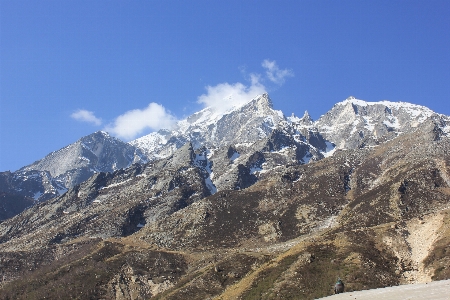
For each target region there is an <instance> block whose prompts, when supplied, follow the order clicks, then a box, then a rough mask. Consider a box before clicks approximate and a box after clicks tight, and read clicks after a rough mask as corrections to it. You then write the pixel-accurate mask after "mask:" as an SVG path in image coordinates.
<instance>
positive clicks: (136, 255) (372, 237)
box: [0, 97, 450, 299]
mask: <svg viewBox="0 0 450 300" xmlns="http://www.w3.org/2000/svg"><path fill="white" fill-rule="evenodd" d="M266 99H268V98H267V97H266V98H264V97H263V98H257V99H256V101H255V102H253V104H250V106H248V107H255V106H254V104H255V103H259V104H261V103H268V102H267V101H266ZM261 101H262V102H261ZM250 103H251V102H250ZM259 104H258V105H259ZM396 105H397V104H392V103H384V104H380V103H377V104H370V103H367V102H364V103H362V102H361V101H360V100H356V99H347V100H346V101H344V102H342V103H338V104H337V105H335V107H334V108H333V109H332V110H331V112H330V113H327V114H326V115H324V116H322V117H321V118H320V119H319V120H318V121H315V122H314V121H312V120H310V118H309V117H308V115H307V114H305V116H304V117H303V118H301V119H300V118H296V117H290V118H284V119H280V122H279V124H278V125H277V126H274V128H272V129H271V130H270V131H268V132H267V133H266V134H265V135H264V136H261V137H260V138H258V139H256V140H255V141H254V142H253V143H250V142H247V143H246V144H244V145H240V144H236V143H231V144H227V145H216V144H213V143H212V144H208V143H205V144H204V145H203V144H198V143H197V142H198V141H195V140H194V141H188V142H187V143H185V144H184V145H182V146H180V147H178V146H176V145H175V144H174V145H175V146H174V145H172V146H170V147H169V148H171V149H172V150H171V151H169V152H167V153H166V154H165V155H161V153H162V152H160V150H161V149H162V148H161V147H160V146H161V145H160V146H157V147H154V148H151V147H148V148H147V150H145V149H144V150H145V151H144V150H141V151H142V152H143V153H144V152H145V153H146V155H149V153H152V152H151V151H156V152H153V153H157V154H158V155H159V156H160V157H159V158H156V156H155V158H154V159H151V160H150V161H149V162H146V163H140V164H133V165H131V166H129V167H128V168H125V169H120V170H115V171H112V172H109V173H106V172H98V173H95V174H94V175H93V176H91V177H90V178H89V179H88V180H86V181H84V182H82V183H80V184H77V185H75V186H73V187H72V188H69V189H68V191H67V192H66V193H64V194H63V195H61V196H59V197H55V198H52V199H49V200H47V201H44V202H40V203H38V204H36V205H34V206H32V207H30V208H28V209H27V210H25V211H23V212H22V213H20V214H19V215H17V216H15V217H13V218H10V219H7V220H5V221H3V222H2V223H0V257H1V261H0V263H1V265H2V268H1V272H2V273H1V274H0V275H2V278H3V281H2V282H1V288H0V299H30V298H31V299H42V298H44V297H46V298H51V299H68V298H80V299H91V298H95V299H148V298H152V299H314V298H319V297H324V296H327V295H330V294H331V293H332V286H333V283H334V282H335V280H336V278H337V277H340V278H342V279H343V280H344V282H345V283H346V289H347V291H353V290H363V289H371V288H378V287H386V286H393V285H399V284H408V283H418V282H428V281H431V280H440V279H449V278H450V269H449V268H448V266H449V261H450V251H448V249H449V247H450V214H449V212H450V201H449V200H450V171H449V170H450V169H449V165H450V156H449V153H450V152H449V150H450V140H449V138H448V136H447V134H448V132H449V131H448V118H447V117H445V116H442V115H439V114H436V113H433V112H431V111H429V110H427V109H425V108H423V107H416V106H414V107H413V108H414V109H413V110H411V107H410V106H409V105H401V106H402V107H398V108H397V109H395V107H394V106H396ZM397 106H398V105H397ZM260 107H262V106H260ZM382 107H384V108H382ZM240 109H241V108H239V109H237V110H234V111H233V114H234V112H236V111H240ZM236 115H238V114H234V115H233V116H236ZM233 116H228V117H229V118H231V117H233ZM386 118H387V119H389V120H390V122H391V123H389V124H386ZM394 118H395V119H396V120H397V121H395V120H394ZM408 118H410V119H408ZM332 120H335V121H332ZM365 120H366V121H367V122H366V121H365ZM408 120H409V121H408ZM413 121H414V122H417V123H413ZM330 122H334V123H333V124H334V125H333V126H331V125H330V124H332V123H330ZM394 123H395V128H394V127H392V126H391V125H392V124H394ZM213 124H215V123H213ZM411 124H412V125H411ZM350 125H351V126H353V127H351V126H350ZM358 126H360V127H358ZM390 126H391V127H390ZM336 128H340V130H338V129H336ZM352 128H353V129H352ZM354 128H356V129H354ZM386 128H394V129H395V130H394V129H392V130H389V129H386ZM346 131H349V133H352V134H353V133H355V135H354V136H353V139H352V140H351V141H346V140H342V139H343V136H344V135H339V134H338V133H340V132H346ZM353 131H354V132H353ZM358 131H359V132H362V133H359V132H358ZM333 132H334V133H335V134H331V133H333ZM205 136H206V137H207V136H208V134H207V133H205ZM206 139H207V138H205V140H206ZM171 140H172V141H174V140H175V139H172V138H169V139H168V140H167V141H166V142H165V143H166V144H167V143H171V142H170V141H171ZM234 142H236V141H234ZM166 144H164V145H166ZM134 147H137V146H136V145H135V146H134ZM152 147H153V146H152ZM139 149H141V148H139ZM151 149H153V150H151Z"/></svg>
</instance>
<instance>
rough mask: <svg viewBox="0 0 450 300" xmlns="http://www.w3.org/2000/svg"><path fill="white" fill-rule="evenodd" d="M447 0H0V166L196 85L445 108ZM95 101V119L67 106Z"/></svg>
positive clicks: (173, 101) (308, 101)
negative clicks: (273, 78)
mask: <svg viewBox="0 0 450 300" xmlns="http://www.w3.org/2000/svg"><path fill="white" fill-rule="evenodd" d="M449 16H450V1H436V0H434V1H433V0H428V1H425V0H424V1H414V0H408V1H393V0H389V1H381V0H377V1H369V0H368V1H360V0H358V1H345V0H344V1H331V0H330V1H301V0H295V1H250V0H245V1H242V0H240V1H230V0H228V1H197V0H193V1H170V0H169V1H168V0H164V1H162V0H161V1H79V0H77V1H71V0H67V1H60V0H56V1H47V0H42V1H35V0H33V1H21V0H13V1H8V0H0V171H6V170H11V171H14V170H16V169H18V168H20V167H22V166H25V165H28V164H30V163H32V162H33V161H35V160H37V159H40V158H42V157H44V156H45V155H46V154H48V153H50V152H52V151H55V150H58V149H60V148H62V147H64V146H66V145H68V144H70V143H73V142H75V141H76V140H78V139H79V138H81V137H82V136H85V135H88V134H90V133H92V132H95V131H97V130H101V129H103V128H104V127H105V124H108V123H111V122H112V121H114V119H115V118H117V117H118V116H119V115H122V114H124V113H125V112H127V111H130V110H133V109H144V108H145V107H147V106H148V105H149V103H151V102H156V103H159V104H161V105H162V106H164V107H165V108H166V109H167V110H168V111H170V112H171V114H173V115H174V116H176V117H177V118H180V119H181V118H183V117H185V116H187V115H189V114H191V113H193V112H195V111H198V110H199V109H201V108H202V105H201V104H199V103H197V99H198V97H199V96H200V95H202V94H204V93H205V92H206V90H205V87H206V86H208V85H210V86H215V85H218V84H220V83H225V82H228V83H230V84H234V83H237V82H241V83H243V84H245V85H250V82H249V80H248V75H249V74H250V73H259V74H264V69H263V68H262V66H261V63H262V62H263V60H265V59H269V60H275V61H276V62H277V64H278V66H279V67H280V68H281V69H289V70H292V72H293V73H294V74H295V75H294V76H292V77H289V78H286V81H285V83H284V84H283V85H275V84H271V82H269V81H267V80H266V81H264V85H265V87H266V89H267V90H268V92H269V94H270V96H271V98H272V100H273V102H274V107H275V108H276V109H280V110H282V111H283V112H284V113H285V114H288V115H290V114H291V113H295V114H296V115H300V116H301V115H302V114H303V113H304V111H305V110H308V111H309V112H310V114H311V115H312V117H313V118H314V119H317V118H318V117H319V116H320V115H322V114H324V113H325V112H326V111H327V110H329V109H330V108H331V107H332V106H333V104H335V103H336V102H338V101H341V100H344V99H345V98H347V97H348V96H350V95H352V96H355V97H357V98H359V99H363V100H367V101H379V100H391V101H406V102H411V103H415V104H421V105H425V106H428V107H429V108H431V109H432V110H434V111H436V112H439V113H443V114H447V115H450V17H449ZM78 109H85V110H89V111H92V112H93V113H94V114H95V116H96V117H98V118H101V119H102V121H103V124H102V125H94V124H91V123H84V122H79V121H77V120H74V119H73V118H71V114H72V113H74V112H75V111H77V110H78Z"/></svg>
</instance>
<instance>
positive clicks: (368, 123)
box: [363, 117, 375, 132]
mask: <svg viewBox="0 0 450 300" xmlns="http://www.w3.org/2000/svg"><path fill="white" fill-rule="evenodd" d="M363 119H364V123H365V125H364V128H366V129H367V130H368V131H369V132H373V130H374V129H375V125H373V124H372V119H371V118H370V117H363Z"/></svg>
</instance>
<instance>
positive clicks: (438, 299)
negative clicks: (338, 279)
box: [320, 280, 450, 300]
mask: <svg viewBox="0 0 450 300" xmlns="http://www.w3.org/2000/svg"><path fill="white" fill-rule="evenodd" d="M320 299H321V300H322V299H329V300H340V299H347V300H350V299H357V300H373V299H376V300H448V299H450V280H442V281H433V282H428V283H417V284H406V285H400V286H394V287H387V288H381V289H374V290H367V291H359V292H348V293H342V294H339V295H333V296H328V297H325V298H320Z"/></svg>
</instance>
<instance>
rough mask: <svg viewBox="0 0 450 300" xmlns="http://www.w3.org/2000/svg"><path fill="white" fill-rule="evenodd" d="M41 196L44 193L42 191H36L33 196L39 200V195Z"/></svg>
mask: <svg viewBox="0 0 450 300" xmlns="http://www.w3.org/2000/svg"><path fill="white" fill-rule="evenodd" d="M41 196H42V193H41V192H36V193H35V194H34V196H33V198H34V200H38V199H39V197H41Z"/></svg>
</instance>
